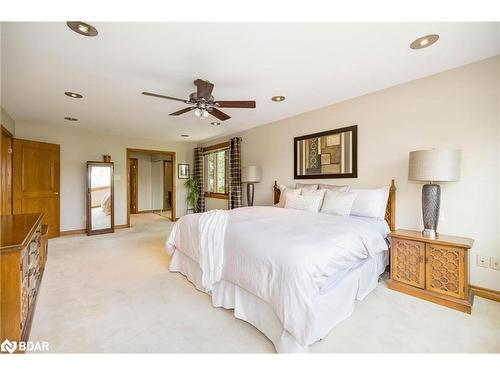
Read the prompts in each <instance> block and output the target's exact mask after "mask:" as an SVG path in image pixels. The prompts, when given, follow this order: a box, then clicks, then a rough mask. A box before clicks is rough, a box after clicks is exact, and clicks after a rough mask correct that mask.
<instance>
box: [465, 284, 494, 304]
mask: <svg viewBox="0 0 500 375" xmlns="http://www.w3.org/2000/svg"><path fill="white" fill-rule="evenodd" d="M469 287H470V288H471V289H472V290H473V292H474V294H475V295H476V296H478V297H483V298H487V299H490V300H492V301H495V302H500V291H498V290H493V289H488V288H483V287H480V286H476V285H469Z"/></svg>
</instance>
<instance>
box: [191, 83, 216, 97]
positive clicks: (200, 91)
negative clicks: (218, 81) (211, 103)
mask: <svg viewBox="0 0 500 375" xmlns="http://www.w3.org/2000/svg"><path fill="white" fill-rule="evenodd" d="M194 84H195V85H196V89H197V90H196V95H197V96H198V98H204V99H205V100H207V101H208V100H210V98H211V97H212V90H213V89H214V85H213V83H210V82H208V81H205V80H203V79H197V80H196V81H194Z"/></svg>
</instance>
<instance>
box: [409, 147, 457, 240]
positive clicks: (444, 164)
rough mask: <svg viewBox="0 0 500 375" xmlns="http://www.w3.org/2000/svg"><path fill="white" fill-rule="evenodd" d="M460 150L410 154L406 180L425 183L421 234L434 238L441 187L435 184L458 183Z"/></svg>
mask: <svg viewBox="0 0 500 375" xmlns="http://www.w3.org/2000/svg"><path fill="white" fill-rule="evenodd" d="M460 159H461V151H460V150H448V149H433V150H420V151H412V152H410V162H409V168H408V179H409V180H411V181H425V182H427V183H426V184H425V185H424V186H423V187H422V218H423V221H424V230H423V232H422V233H423V234H424V236H426V237H430V238H436V235H437V224H438V220H439V207H440V201H441V187H440V186H439V185H438V184H436V183H435V182H448V181H458V180H459V178H460Z"/></svg>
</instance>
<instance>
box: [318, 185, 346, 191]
mask: <svg viewBox="0 0 500 375" xmlns="http://www.w3.org/2000/svg"><path fill="white" fill-rule="evenodd" d="M319 189H327V190H333V191H340V192H346V191H349V185H328V184H319Z"/></svg>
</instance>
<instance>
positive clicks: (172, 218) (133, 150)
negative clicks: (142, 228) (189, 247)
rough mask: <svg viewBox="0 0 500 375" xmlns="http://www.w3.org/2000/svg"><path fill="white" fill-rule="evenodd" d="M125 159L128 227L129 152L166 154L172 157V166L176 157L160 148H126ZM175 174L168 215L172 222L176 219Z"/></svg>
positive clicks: (128, 220) (128, 223) (173, 175)
mask: <svg viewBox="0 0 500 375" xmlns="http://www.w3.org/2000/svg"><path fill="white" fill-rule="evenodd" d="M126 153H127V154H126V157H127V158H126V160H127V227H130V163H129V158H130V154H131V153H141V154H147V155H155V154H160V155H166V156H171V157H172V167H173V168H175V165H176V157H175V152H174V151H160V150H148V149H143V148H127V150H126ZM176 183H177V181H176V176H175V173H173V174H172V210H171V215H170V220H171V221H172V222H174V221H175V220H176V219H177V215H176V201H177V197H176Z"/></svg>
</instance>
